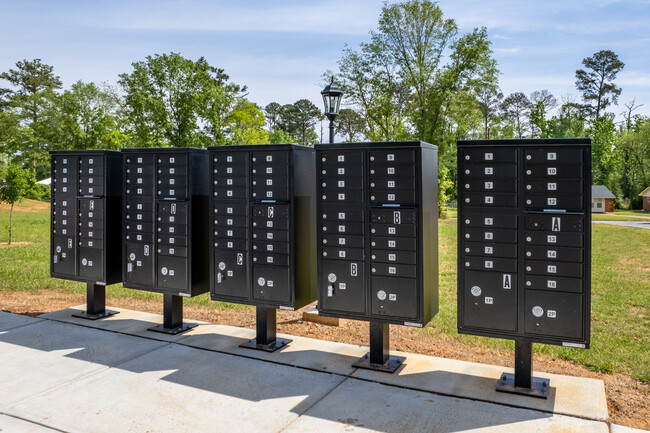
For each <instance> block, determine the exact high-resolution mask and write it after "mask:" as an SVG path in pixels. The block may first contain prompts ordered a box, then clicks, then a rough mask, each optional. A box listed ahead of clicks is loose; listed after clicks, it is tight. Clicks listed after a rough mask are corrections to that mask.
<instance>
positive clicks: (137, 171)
mask: <svg viewBox="0 0 650 433" xmlns="http://www.w3.org/2000/svg"><path fill="white" fill-rule="evenodd" d="M124 171H125V173H126V175H127V176H141V177H145V178H147V179H151V180H152V182H153V174H154V173H155V171H156V170H155V168H154V166H153V164H134V163H130V164H126V166H125V170H124Z"/></svg>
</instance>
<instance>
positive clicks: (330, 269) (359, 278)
mask: <svg viewBox="0 0 650 433" xmlns="http://www.w3.org/2000/svg"><path fill="white" fill-rule="evenodd" d="M318 279H319V286H320V287H321V295H320V296H319V301H318V306H319V308H320V309H322V310H326V311H328V310H329V311H340V312H345V313H359V314H365V313H366V299H367V298H366V284H365V269H364V264H363V262H361V261H359V262H349V261H344V260H329V259H323V260H322V261H321V267H320V273H319V277H318ZM331 280H334V281H331Z"/></svg>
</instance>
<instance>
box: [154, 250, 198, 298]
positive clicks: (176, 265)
mask: <svg viewBox="0 0 650 433" xmlns="http://www.w3.org/2000/svg"><path fill="white" fill-rule="evenodd" d="M157 261H158V265H157V270H156V275H157V279H158V286H160V287H164V288H167V289H176V290H181V291H187V290H189V289H190V282H189V279H188V259H187V258H184V257H171V256H158V260H157Z"/></svg>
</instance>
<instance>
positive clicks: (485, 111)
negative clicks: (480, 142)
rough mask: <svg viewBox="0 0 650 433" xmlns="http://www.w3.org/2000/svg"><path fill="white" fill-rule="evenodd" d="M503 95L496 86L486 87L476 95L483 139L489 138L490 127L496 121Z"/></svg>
mask: <svg viewBox="0 0 650 433" xmlns="http://www.w3.org/2000/svg"><path fill="white" fill-rule="evenodd" d="M502 100H503V93H501V92H500V91H499V89H498V88H497V87H496V86H487V87H484V88H482V89H479V90H478V92H477V95H476V102H477V104H478V109H479V111H480V112H481V118H482V119H483V130H484V135H483V138H484V139H486V140H487V139H489V138H490V129H491V128H490V127H491V125H492V124H493V123H494V121H495V120H496V117H497V114H498V110H499V107H500V106H501V101H502Z"/></svg>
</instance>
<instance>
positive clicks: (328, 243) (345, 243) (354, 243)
mask: <svg viewBox="0 0 650 433" xmlns="http://www.w3.org/2000/svg"><path fill="white" fill-rule="evenodd" d="M363 240H364V237H363V236H351V235H335V234H334V235H323V247H345V248H363Z"/></svg>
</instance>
